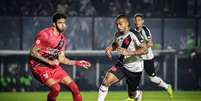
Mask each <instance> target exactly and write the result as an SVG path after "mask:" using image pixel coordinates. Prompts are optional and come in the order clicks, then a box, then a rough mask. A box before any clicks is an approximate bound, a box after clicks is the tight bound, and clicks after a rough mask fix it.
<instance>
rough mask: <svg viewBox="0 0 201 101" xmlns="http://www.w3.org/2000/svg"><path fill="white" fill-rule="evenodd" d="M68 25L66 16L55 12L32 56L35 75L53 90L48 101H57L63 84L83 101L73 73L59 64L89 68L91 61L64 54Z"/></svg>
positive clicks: (31, 64)
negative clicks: (73, 78) (75, 58)
mask: <svg viewBox="0 0 201 101" xmlns="http://www.w3.org/2000/svg"><path fill="white" fill-rule="evenodd" d="M65 28H66V15H64V14H62V13H56V14H54V15H53V25H52V26H50V27H47V28H45V29H43V30H41V31H40V32H39V33H37V36H36V38H35V41H34V44H33V47H32V49H31V50H30V56H29V61H28V62H29V67H30V68H31V71H32V74H33V76H34V77H35V78H36V79H37V80H38V81H40V82H41V83H42V84H43V85H45V86H47V87H48V88H49V89H50V92H49V94H48V96H47V101H56V97H57V96H58V94H59V92H60V83H61V84H63V85H64V86H65V87H66V88H68V89H69V90H70V91H71V93H72V95H73V100H74V101H82V97H81V95H80V91H79V88H78V86H77V84H76V83H75V82H74V81H73V80H72V78H71V77H70V75H69V74H68V73H67V72H65V71H64V70H63V69H62V67H61V66H60V64H65V65H75V66H77V67H82V68H86V69H88V67H90V66H91V64H90V62H88V61H85V60H70V59H68V58H66V57H65V54H64V53H65V45H66V42H67V40H66V37H65V36H64V35H63V32H64V30H65Z"/></svg>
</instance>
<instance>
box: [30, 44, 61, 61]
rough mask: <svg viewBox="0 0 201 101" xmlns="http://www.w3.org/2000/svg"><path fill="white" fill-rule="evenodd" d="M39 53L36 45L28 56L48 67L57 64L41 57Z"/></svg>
mask: <svg viewBox="0 0 201 101" xmlns="http://www.w3.org/2000/svg"><path fill="white" fill-rule="evenodd" d="M39 51H40V48H38V47H37V45H34V46H33V47H32V49H31V52H30V54H31V56H32V57H34V58H37V59H39V60H41V61H43V62H45V63H47V64H49V65H58V64H59V62H58V60H49V59H47V58H45V57H43V56H41V54H40V53H39Z"/></svg>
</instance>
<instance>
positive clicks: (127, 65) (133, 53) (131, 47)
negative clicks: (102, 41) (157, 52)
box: [98, 15, 147, 101]
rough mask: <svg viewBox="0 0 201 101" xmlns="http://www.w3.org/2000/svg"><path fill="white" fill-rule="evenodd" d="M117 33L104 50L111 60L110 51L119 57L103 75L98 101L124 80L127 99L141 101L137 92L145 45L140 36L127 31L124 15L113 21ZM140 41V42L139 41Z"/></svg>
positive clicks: (126, 19) (127, 24) (127, 26)
mask: <svg viewBox="0 0 201 101" xmlns="http://www.w3.org/2000/svg"><path fill="white" fill-rule="evenodd" d="M115 24H116V28H117V32H116V33H115V36H114V39H113V42H112V43H111V44H110V45H109V46H108V47H107V48H106V49H105V53H106V56H107V57H109V58H111V57H112V51H114V50H116V51H117V53H118V54H119V55H120V56H119V58H118V61H117V62H116V64H115V65H114V66H112V67H111V69H109V70H108V72H107V73H106V75H105V78H104V80H103V82H102V84H101V86H100V88H99V95H98V101H104V99H105V97H106V95H107V93H108V88H109V87H110V86H111V85H112V84H114V83H116V82H118V81H120V80H121V79H122V78H126V81H127V84H128V89H129V91H130V92H131V93H129V97H131V98H135V100H136V101H141V99H142V91H139V90H137V86H138V85H139V82H140V79H141V74H142V71H143V59H142V57H141V55H142V54H145V53H146V52H147V48H146V44H145V43H143V40H142V37H141V36H140V34H138V32H137V31H136V32H137V33H133V32H131V31H129V22H128V18H127V17H126V16H125V15H119V16H117V17H116V20H115ZM139 39H140V40H139Z"/></svg>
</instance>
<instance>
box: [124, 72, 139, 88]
mask: <svg viewBox="0 0 201 101" xmlns="http://www.w3.org/2000/svg"><path fill="white" fill-rule="evenodd" d="M141 75H142V72H129V71H128V73H127V75H126V82H127V84H128V90H129V91H136V90H137V87H138V86H139V84H140V80H141Z"/></svg>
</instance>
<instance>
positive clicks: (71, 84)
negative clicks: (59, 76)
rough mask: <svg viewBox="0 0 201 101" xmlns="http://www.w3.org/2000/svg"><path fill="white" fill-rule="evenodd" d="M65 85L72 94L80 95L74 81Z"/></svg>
mask: <svg viewBox="0 0 201 101" xmlns="http://www.w3.org/2000/svg"><path fill="white" fill-rule="evenodd" d="M67 87H68V88H69V90H70V91H71V92H72V93H73V94H76V95H80V90H79V87H78V86H77V84H76V83H75V82H74V81H72V82H71V83H70V84H68V85H67Z"/></svg>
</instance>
